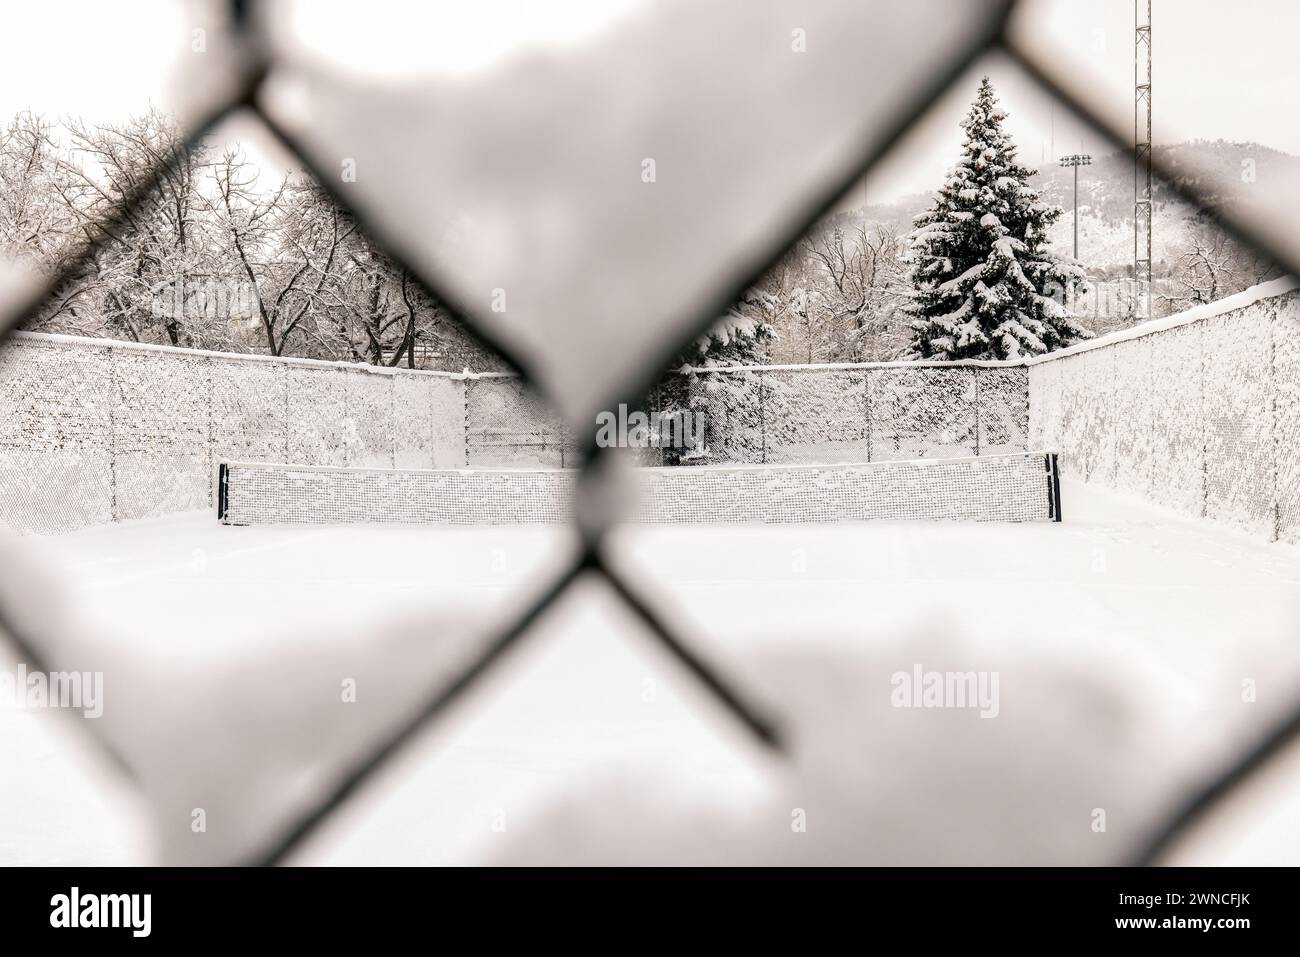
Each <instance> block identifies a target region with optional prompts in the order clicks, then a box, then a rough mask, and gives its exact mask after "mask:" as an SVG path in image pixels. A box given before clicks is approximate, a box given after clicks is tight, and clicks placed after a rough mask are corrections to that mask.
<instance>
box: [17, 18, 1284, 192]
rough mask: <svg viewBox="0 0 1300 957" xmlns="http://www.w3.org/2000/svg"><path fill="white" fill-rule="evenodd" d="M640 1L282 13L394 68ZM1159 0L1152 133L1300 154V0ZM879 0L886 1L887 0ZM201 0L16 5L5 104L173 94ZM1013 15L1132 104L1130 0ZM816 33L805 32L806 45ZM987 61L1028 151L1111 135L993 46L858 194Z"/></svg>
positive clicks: (322, 45) (941, 153)
mask: <svg viewBox="0 0 1300 957" xmlns="http://www.w3.org/2000/svg"><path fill="white" fill-rule="evenodd" d="M637 2H640V0H551V3H550V5H548V6H546V7H545V8H544V9H545V14H544V15H543V14H542V12H541V11H542V9H543V7H542V5H540V4H538V3H536V2H535V0H476V2H473V3H454V2H451V0H443V2H435V3H431V4H427V5H424V6H417V5H415V4H402V3H399V0H368V2H367V3H365V4H360V5H358V4H356V3H353V2H351V0H348V2H346V3H344V4H343V5H342V6H341V7H340V8H339V10H340V11H341V12H340V13H338V14H337V15H327V12H318V11H321V7H320V5H318V4H313V5H299V6H298V7H297V11H298V12H294V9H295V8H294V7H293V6H292V5H290V6H289V8H288V13H287V14H286V15H287V16H288V17H289V19H290V22H292V23H294V24H295V25H296V28H297V29H298V30H299V31H300V33H301V35H302V37H303V39H304V41H305V42H306V43H308V44H309V45H311V46H314V47H316V48H318V49H321V50H330V49H335V50H339V49H347V50H351V51H352V52H353V53H354V54H355V57H354V59H355V60H356V63H355V64H354V65H360V66H363V67H367V66H368V67H369V68H371V69H372V70H373V71H374V72H375V73H377V74H381V75H386V76H389V77H393V76H396V75H398V74H400V72H401V71H402V70H406V69H410V68H412V67H421V66H423V65H424V64H427V63H429V62H430V61H432V62H435V63H438V64H440V68H442V69H450V70H469V69H487V68H490V66H491V64H492V63H494V62H496V61H499V60H500V59H502V58H504V57H509V56H511V55H512V53H513V52H515V51H516V50H518V49H520V48H521V47H525V46H528V45H536V44H538V43H544V44H547V45H551V46H553V45H555V44H560V43H584V42H598V41H599V31H600V29H601V28H602V27H603V26H604V25H606V24H607V23H609V22H610V21H611V20H614V19H617V18H618V17H620V16H622V15H623V14H625V13H626V12H627V11H628V10H629V9H631V8H633V7H635V5H636V3H637ZM953 2H960V0H953ZM1154 5H1155V10H1154V33H1155V44H1154V80H1155V90H1156V97H1155V138H1156V141H1157V142H1174V141H1178V140H1182V139H1187V138H1192V137H1200V138H1205V139H1216V138H1224V139H1229V140H1255V141H1257V142H1260V143H1263V144H1265V145H1267V146H1272V147H1274V148H1277V149H1282V150H1286V151H1287V152H1291V153H1295V154H1300V121H1298V120H1297V116H1300V109H1298V108H1297V107H1298V106H1300V94H1298V93H1297V86H1300V83H1298V82H1297V81H1298V80H1300V57H1298V56H1297V54H1296V53H1295V50H1294V44H1295V42H1296V38H1297V37H1300V3H1296V2H1295V0H1238V2H1235V3H1229V2H1226V0H1155V4H1154ZM221 7H222V5H221V4H216V5H215V9H217V10H220V9H221ZM882 7H884V8H885V9H886V10H887V8H888V4H882ZM203 8H204V4H203V2H202V0H192V2H189V3H178V2H175V0H131V2H125V0H82V2H73V0H44V2H41V3H31V4H14V5H12V6H11V7H9V8H7V9H6V11H5V29H4V30H3V32H0V117H8V116H10V115H12V114H13V113H14V112H16V111H18V110H21V109H26V108H30V109H33V110H35V111H37V112H42V113H45V114H47V115H50V116H64V115H79V116H82V117H84V118H85V119H87V120H92V121H115V120H120V119H122V118H123V117H125V116H126V115H128V114H130V113H132V112H139V111H140V110H141V108H142V107H143V106H144V105H145V104H147V103H150V102H152V103H155V104H158V105H160V106H162V107H163V108H169V107H171V106H172V105H173V104H174V103H175V102H176V98H175V96H174V93H173V87H172V86H171V79H170V78H171V77H172V76H173V75H174V74H175V72H176V70H177V68H184V67H192V66H193V64H194V63H195V60H194V57H195V56H196V54H194V53H192V52H191V50H190V42H191V36H192V34H191V31H192V30H193V29H194V28H195V27H196V26H207V27H209V35H210V42H219V31H218V30H217V27H218V26H219V14H204V13H203V12H202V10H203ZM399 9H400V11H401V17H402V21H401V22H402V23H403V29H402V30H393V29H391V27H390V24H391V23H392V22H393V20H391V19H389V17H388V14H391V13H392V12H393V11H394V10H399ZM796 9H797V8H796ZM304 11H305V12H304ZM449 18H450V19H451V20H454V23H453V24H452V26H451V28H448V26H447V24H448V22H449ZM1017 28H1018V29H1019V30H1020V31H1021V32H1022V35H1023V36H1026V37H1028V38H1030V39H1031V40H1032V41H1033V42H1037V43H1041V44H1045V45H1047V47H1048V48H1049V49H1050V50H1051V51H1052V52H1051V58H1052V60H1053V61H1054V62H1058V63H1061V64H1063V65H1067V66H1068V68H1069V69H1070V70H1071V71H1072V72H1073V73H1074V75H1076V76H1079V77H1080V78H1081V79H1085V80H1086V81H1087V82H1088V83H1089V86H1090V89H1093V90H1094V91H1095V92H1096V94H1097V95H1098V96H1099V97H1102V98H1104V99H1106V100H1107V101H1109V102H1111V103H1112V104H1114V105H1115V106H1116V107H1117V108H1122V109H1125V110H1128V109H1130V108H1131V106H1130V105H1131V102H1132V84H1133V3H1132V0H1028V2H1026V3H1025V5H1024V9H1023V11H1022V15H1021V17H1020V22H1019V24H1018V27H1017ZM815 49H816V46H815V38H810V44H809V51H810V52H809V55H815ZM984 69H987V70H988V72H989V73H990V75H991V76H992V78H993V80H994V84H995V85H996V86H997V87H998V89H999V92H1000V93H1001V95H1002V97H1003V100H1004V102H1005V104H1006V105H1007V107H1008V109H1009V111H1010V113H1011V120H1010V121H1009V122H1010V128H1011V131H1012V133H1013V135H1014V136H1015V137H1016V140H1017V142H1018V143H1019V144H1020V147H1021V151H1022V155H1023V157H1024V159H1025V160H1026V161H1027V162H1029V163H1030V164H1038V163H1040V162H1051V161H1052V159H1053V157H1052V156H1051V155H1049V153H1050V152H1051V151H1052V147H1053V146H1054V150H1055V153H1056V154H1058V155H1059V154H1061V153H1065V152H1074V151H1077V150H1080V149H1083V150H1087V151H1101V150H1102V149H1103V148H1104V147H1103V145H1102V144H1100V143H1098V142H1096V140H1095V137H1091V136H1090V135H1088V134H1087V133H1085V132H1084V131H1083V129H1082V128H1081V127H1080V126H1079V125H1078V124H1077V123H1075V122H1073V121H1072V119H1071V118H1070V117H1069V116H1068V115H1067V114H1066V113H1065V111H1064V110H1063V109H1059V108H1058V109H1055V110H1053V108H1052V105H1051V103H1050V102H1049V101H1048V100H1047V99H1046V98H1044V97H1042V96H1041V95H1040V94H1038V93H1037V91H1036V89H1035V88H1034V87H1033V86H1032V85H1031V84H1029V83H1028V82H1026V81H1025V79H1024V78H1023V77H1022V76H1020V75H1018V74H1017V73H1016V72H1015V71H1014V70H1013V69H1009V68H1008V67H1007V65H1006V64H1004V63H1001V62H998V61H996V60H995V61H990V62H988V63H986V64H983V65H982V66H981V69H980V70H976V71H974V72H973V73H972V75H970V76H968V77H966V78H964V79H963V81H962V82H961V83H960V84H958V86H957V87H956V88H955V89H954V90H953V91H952V92H951V93H950V95H949V96H948V98H947V99H946V100H945V101H944V102H943V103H942V104H941V105H940V106H939V107H938V108H937V109H936V110H935V111H934V113H933V114H932V115H930V116H928V117H926V118H925V120H924V121H923V122H922V123H921V125H920V126H919V127H918V128H917V129H916V130H915V132H914V133H913V134H912V135H911V136H909V137H908V139H907V141H906V142H905V144H904V145H903V149H902V150H900V152H899V153H898V154H897V155H896V156H895V157H893V158H892V159H891V161H890V162H889V163H887V164H886V165H885V166H884V167H882V168H881V169H880V170H879V171H878V173H877V174H876V175H875V176H873V177H872V178H871V180H870V182H869V183H868V184H867V185H866V186H865V187H864V191H863V196H864V198H867V199H871V200H886V199H891V198H894V197H896V196H898V195H902V194H906V193H911V192H918V191H922V190H928V189H932V188H933V187H934V185H935V183H936V182H937V180H938V178H939V177H941V176H942V175H943V174H944V172H945V171H946V170H947V169H948V167H949V166H950V165H951V164H952V162H953V160H954V159H955V157H956V150H957V146H958V144H959V142H960V136H961V133H960V130H959V129H958V128H957V126H956V123H957V121H958V120H959V119H960V118H961V116H962V114H963V113H964V111H965V109H966V107H967V105H968V104H969V101H970V98H971V95H972V93H973V91H974V85H975V82H976V80H977V79H978V74H979V73H980V72H982V70H984ZM234 135H239V136H241V137H243V136H247V135H248V134H247V133H246V132H243V133H236V134H234ZM253 152H254V153H257V152H258V150H257V149H256V148H254V150H253ZM272 164H274V161H272Z"/></svg>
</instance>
